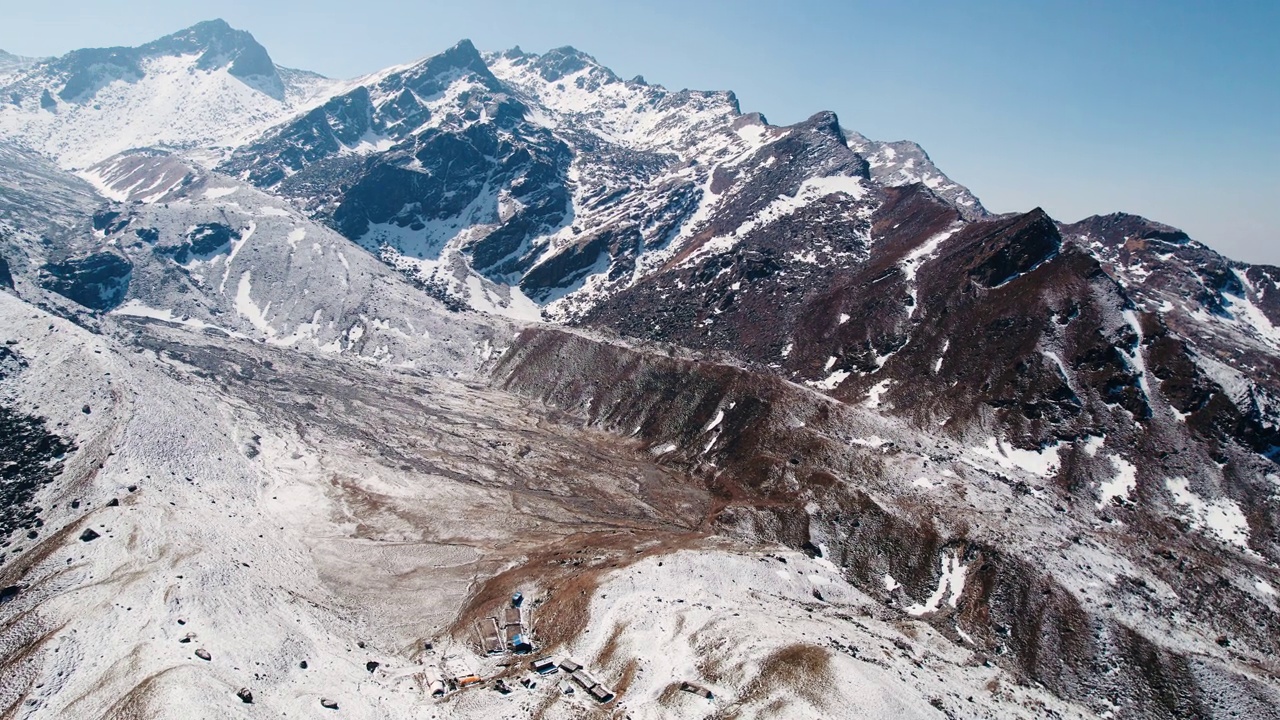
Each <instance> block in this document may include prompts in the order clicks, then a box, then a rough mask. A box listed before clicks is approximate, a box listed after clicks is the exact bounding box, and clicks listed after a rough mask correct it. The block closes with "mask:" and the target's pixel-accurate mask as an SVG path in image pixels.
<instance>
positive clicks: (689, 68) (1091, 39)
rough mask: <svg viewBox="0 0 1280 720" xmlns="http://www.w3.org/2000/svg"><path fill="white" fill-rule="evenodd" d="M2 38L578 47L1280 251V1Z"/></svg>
mask: <svg viewBox="0 0 1280 720" xmlns="http://www.w3.org/2000/svg"><path fill="white" fill-rule="evenodd" d="M0 17H2V18H3V23H0V48H3V49H5V50H8V51H10V52H15V53H18V54H23V55H55V54H61V53H63V52H66V51H68V50H71V49H73V48H78V47H86V46H101V45H134V44H138V43H141V42H145V41H147V40H151V39H154V38H156V37H159V36H160V35H163V34H166V33H168V32H172V31H174V30H177V29H180V28H182V27H186V26H188V25H191V24H193V23H194V22H196V21H199V20H202V19H209V18H213V17H222V18H224V19H226V20H227V21H228V22H230V23H231V24H232V25H234V26H236V27H239V28H243V29H246V30H249V31H251V32H252V33H253V34H254V35H255V36H256V37H257V38H258V40H259V41H260V42H261V43H262V44H263V45H265V46H266V47H267V49H268V50H269V51H270V52H271V54H272V56H273V57H274V58H275V60H276V62H278V63H280V64H282V65H289V66H293V67H302V68H306V69H310V70H315V71H318V72H322V73H324V74H326V75H331V76H338V77H350V76H354V75H359V74H363V73H365V72H370V71H373V70H375V69H378V68H381V67H383V66H386V65H391V64H396V63H402V62H406V61H409V60H412V59H414V58H417V57H421V56H425V55H430V54H433V53H435V52H439V51H440V50H443V49H444V48H446V47H448V46H450V45H452V44H453V43H454V42H456V41H457V40H459V39H461V38H464V37H466V38H471V39H472V40H473V41H474V42H475V43H476V45H477V46H479V47H480V48H481V49H482V50H501V49H505V48H508V47H511V46H514V45H520V46H521V47H523V48H524V49H525V50H528V51H535V52H538V51H544V50H546V49H548V48H551V47H556V46H560V45H573V46H575V47H577V48H579V49H581V50H584V51H586V52H589V53H591V54H593V55H595V56H596V57H597V58H598V59H599V60H600V61H601V62H602V63H604V64H605V65H608V66H609V67H611V68H613V69H614V70H615V71H616V72H618V74H620V75H622V76H624V77H630V76H632V75H636V74H643V75H644V76H645V77H646V79H648V80H649V81H650V82H656V83H660V84H663V85H666V86H668V87H672V88H681V87H690V88H699V89H729V90H734V91H735V92H737V94H738V97H739V99H740V100H741V102H742V107H743V109H744V110H748V111H750V110H759V111H761V112H763V113H764V114H765V115H766V116H767V117H768V118H769V120H770V121H771V122H774V123H790V122H795V121H797V120H800V119H803V118H805V117H807V116H809V115H810V114H812V113H813V112H815V111H817V110H823V109H830V110H834V111H836V112H837V113H838V114H839V116H840V119H841V122H842V124H843V125H844V126H846V127H848V128H852V129H855V130H858V131H859V132H862V133H863V134H865V135H868V136H870V137H873V138H876V139H882V140H896V139H904V138H905V139H911V140H915V141H917V142H919V143H920V144H921V145H923V146H924V147H925V149H926V150H928V151H929V153H930V155H932V157H933V159H934V160H935V161H936V162H937V163H938V165H939V166H940V167H941V168H942V169H943V170H944V171H945V172H947V173H948V174H949V175H951V176H952V177H953V178H954V179H955V180H957V181H958V182H961V183H964V184H965V185H967V186H969V187H970V188H971V189H972V190H973V191H974V192H975V193H977V195H978V196H979V197H981V198H982V200H983V201H984V202H985V203H986V205H987V207H988V208H990V209H992V210H994V211H997V212H1006V211H1015V210H1027V209H1030V208H1032V207H1034V206H1037V205H1039V206H1042V207H1044V208H1045V209H1046V210H1048V211H1049V213H1050V214H1052V215H1053V216H1054V217H1056V218H1059V219H1062V220H1067V221H1074V220H1077V219H1079V218H1082V217H1084V216H1087V215H1091V214H1094V213H1107V212H1112V211H1116V210H1124V211H1127V212H1133V213H1138V214H1142V215H1146V216H1148V217H1151V218H1154V219H1157V220H1161V221H1163V222H1167V223H1170V224H1173V225H1177V226H1180V227H1182V228H1184V229H1185V230H1187V231H1188V232H1190V233H1191V234H1192V236H1193V237H1195V238H1197V239H1199V240H1202V241H1204V242H1206V243H1208V244H1210V245H1212V246H1214V247H1216V248H1218V249H1219V250H1221V251H1223V252H1225V253H1226V254H1228V255H1230V256H1232V257H1236V258H1238V259H1241V260H1248V261H1252V262H1270V263H1274V264H1280V2H1277V1H1275V0H1264V1H1251V0H1234V1H1232V0H1224V1H1222V2H1212V3H1211V2H1208V0H1205V1H1204V2H1191V1H1184V0H1163V1H1158V0H1149V1H1146V2H1139V1H1136V0H1135V1H1131V2H1130V1H1122V0H1110V1H1105V2H1104V1H1101V0H1074V1H1059V0H1009V1H989V2H977V1H975V2H946V1H937V2H928V1H925V0H920V1H917V2H913V1H910V0H901V1H890V0H884V1H883V2H854V1H853V0H843V1H842V0H829V1H827V0H823V1H817V0H814V1H811V2H804V1H803V0H797V1H796V2H780V1H779V0H771V1H769V2H760V1H758V0H737V1H736V2H721V1H719V0H706V1H703V2H698V1H697V0H686V1H685V2H679V1H675V0H643V1H633V2H625V3H624V2H616V3H613V2H569V1H567V0H559V1H556V0H551V1H547V0H543V1H540V2H530V1H528V0H524V1H522V0H451V1H448V2H438V1H436V0H414V1H412V2H405V1H401V2H392V1H390V0H358V1H357V0H341V1H334V0H310V1H308V2H300V1H297V0H284V1H279V2H277V1H274V0H253V1H245V0H223V1H221V2H218V3H205V2H181V1H175V0H166V1H159V0H135V1H134V2H120V1H118V0H63V1H62V2H56V3H54V2H50V3H36V2H31V1H30V0H0Z"/></svg>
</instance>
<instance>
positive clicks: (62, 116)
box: [0, 21, 334, 168]
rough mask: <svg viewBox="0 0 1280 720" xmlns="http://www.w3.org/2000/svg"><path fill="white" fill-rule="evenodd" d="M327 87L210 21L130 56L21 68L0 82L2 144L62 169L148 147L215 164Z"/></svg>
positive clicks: (112, 54) (93, 54)
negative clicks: (9, 142)
mask: <svg viewBox="0 0 1280 720" xmlns="http://www.w3.org/2000/svg"><path fill="white" fill-rule="evenodd" d="M333 85H334V83H333V82H332V81H329V80H326V79H324V78H321V77H320V76H318V75H314V74H311V73H302V72H299V71H291V70H286V69H284V68H277V67H276V66H275V65H274V64H273V63H272V62H271V58H270V57H269V56H268V55H267V52H266V50H265V49H264V48H262V46H261V45H259V44H258V43H257V42H256V41H254V39H253V37H252V36H251V35H249V34H248V33H246V32H244V31H238V30H233V29H231V28H230V27H229V26H228V25H227V24H226V23H224V22H222V21H210V22H205V23H200V24H198V25H195V26H193V27H191V28H189V29H187V30H184V31H182V32H179V33H175V34H173V35H169V36H167V37H164V38H161V39H160V40H157V41H155V42H152V43H148V44H146V45H143V46H140V47H137V48H103V49H93V50H77V51H74V52H71V53H68V54H67V55H65V56H63V57H60V58H54V59H51V60H44V61H40V62H36V63H31V64H27V65H25V66H22V67H21V68H20V69H18V70H17V72H15V73H12V74H11V75H9V76H8V77H6V78H3V79H0V97H3V98H5V102H4V103H0V137H5V138H10V139H14V140H17V141H20V142H22V143H24V144H26V145H27V146H29V147H32V148H34V149H36V150H38V151H40V152H43V153H46V154H48V155H51V156H53V157H55V158H56V159H57V160H58V162H59V164H61V165H62V166H63V167H68V168H84V167H87V166H89V165H91V164H93V163H95V162H98V161H101V160H104V159H106V158H107V157H109V156H111V155H114V154H116V153H118V152H121V151H123V150H127V149H130V148H138V147H152V146H156V147H171V148H181V149H188V150H199V151H200V152H201V153H202V154H204V155H206V156H207V157H209V159H210V160H211V161H216V160H217V159H219V158H220V157H221V156H222V154H224V153H225V152H226V151H227V150H229V148H230V147H233V146H236V145H238V144H240V143H243V142H244V141H246V140H248V139H249V138H251V137H254V136H255V135H257V134H258V133H260V132H261V131H262V130H263V129H265V128H266V127H268V126H270V125H272V124H273V123H275V122H278V121H280V120H282V119H283V118H285V117H287V116H289V115H291V114H292V113H293V112H295V111H296V110H297V109H299V108H302V107H305V106H307V105H308V104H309V103H311V102H314V101H315V100H316V99H319V98H321V97H323V96H324V95H325V94H326V91H327V90H328V89H329V88H331V87H333Z"/></svg>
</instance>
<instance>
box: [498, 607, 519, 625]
mask: <svg viewBox="0 0 1280 720" xmlns="http://www.w3.org/2000/svg"><path fill="white" fill-rule="evenodd" d="M512 625H517V626H521V627H523V626H524V617H523V615H522V614H521V613H520V608H518V607H514V606H513V607H509V608H506V609H505V610H503V611H502V626H503V627H511V626H512Z"/></svg>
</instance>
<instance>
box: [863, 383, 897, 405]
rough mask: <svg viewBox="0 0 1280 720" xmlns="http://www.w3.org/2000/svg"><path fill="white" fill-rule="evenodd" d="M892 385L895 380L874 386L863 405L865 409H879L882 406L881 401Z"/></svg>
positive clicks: (868, 392)
mask: <svg viewBox="0 0 1280 720" xmlns="http://www.w3.org/2000/svg"><path fill="white" fill-rule="evenodd" d="M892 384H893V380H890V379H885V380H881V381H880V382H878V383H876V384H875V385H872V386H871V389H870V390H868V391H867V399H866V400H864V401H863V403H862V405H863V407H868V408H871V409H873V410H874V409H876V408H879V407H880V404H881V400H880V399H881V398H882V397H884V394H885V393H886V392H888V391H889V386H890V385H892Z"/></svg>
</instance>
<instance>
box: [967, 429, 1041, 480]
mask: <svg viewBox="0 0 1280 720" xmlns="http://www.w3.org/2000/svg"><path fill="white" fill-rule="evenodd" d="M1060 447H1061V445H1060V444H1055V445H1050V446H1048V447H1044V448H1041V449H1040V450H1038V451H1036V450H1023V449H1021V448H1016V447H1013V446H1012V445H1009V444H1006V443H1005V442H1004V441H1002V440H1000V439H999V438H994V437H993V438H989V439H988V440H987V444H986V447H974V448H971V451H972V452H973V453H974V454H975V455H978V456H979V457H982V458H984V459H987V460H993V461H995V463H996V464H997V465H999V466H1000V467H1002V468H1005V469H1007V470H1022V471H1024V472H1028V473H1030V474H1032V475H1037V476H1039V477H1048V476H1050V475H1053V474H1054V473H1056V472H1058V467H1059V466H1060V465H1061V461H1060V460H1059V458H1058V451H1059V449H1060Z"/></svg>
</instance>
